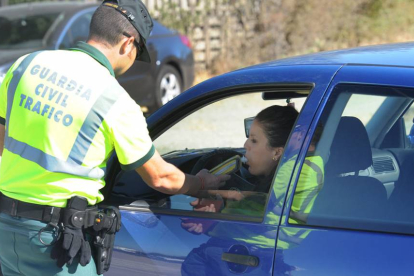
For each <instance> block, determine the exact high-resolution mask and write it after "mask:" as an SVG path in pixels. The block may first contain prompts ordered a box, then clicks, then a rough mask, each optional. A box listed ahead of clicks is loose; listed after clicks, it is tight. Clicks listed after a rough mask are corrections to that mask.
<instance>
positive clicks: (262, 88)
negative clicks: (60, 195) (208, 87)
mask: <svg viewBox="0 0 414 276" xmlns="http://www.w3.org/2000/svg"><path fill="white" fill-rule="evenodd" d="M294 88H296V89H294ZM306 89H308V91H309V92H308V93H309V94H308V96H309V95H310V94H311V93H312V91H313V89H314V84H313V83H289V84H286V83H284V84H280V83H276V84H275V83H272V84H267V83H265V84H255V85H243V86H235V87H230V88H226V89H222V90H220V92H217V94H215V95H214V96H213V97H209V100H208V101H207V100H204V101H198V102H197V103H198V104H197V105H194V104H193V105H191V108H192V110H191V112H188V113H185V114H186V116H188V115H189V114H192V113H194V112H196V111H198V110H199V109H201V108H203V107H205V106H207V105H209V104H212V103H214V102H216V101H219V100H222V99H226V98H230V97H233V96H237V95H243V94H250V93H255V92H256V93H259V92H275V93H280V94H281V95H283V96H286V93H283V92H286V91H287V92H288V93H292V95H293V94H294V93H297V91H300V93H304V92H303V91H304V90H306ZM296 97H297V95H296ZM292 98H293V97H292ZM306 102H307V99H306V100H305V103H304V105H303V107H305V106H306ZM186 111H187V110H186ZM174 115H175V116H174V117H175V118H174V119H175V120H172V122H168V126H167V127H166V128H165V129H164V130H163V131H159V132H157V134H156V135H154V129H153V130H152V131H150V135H151V134H152V135H151V136H152V138H153V139H156V138H157V137H158V136H159V135H161V134H162V133H164V132H165V131H167V130H168V129H169V128H170V127H172V126H173V125H175V124H176V123H178V122H180V121H181V120H182V119H184V118H185V117H186V116H178V115H177V113H175V114H174ZM299 116H300V115H299ZM170 119H171V118H170ZM156 130H158V129H157V128H156ZM292 131H293V129H292ZM275 175H276V174H275ZM110 181H111V180H110ZM273 181H274V180H273ZM271 194H272V192H271V190H270V191H269V192H268V194H267V197H266V202H265V205H264V215H263V216H262V217H252V216H245V215H234V214H224V213H206V212H196V211H192V210H191V211H189V210H180V209H165V208H157V207H156V206H131V205H120V206H119V207H120V209H121V210H128V211H139V212H152V213H155V214H166V215H177V216H188V217H197V218H198V217H199V218H210V219H219V220H226V221H244V222H255V223H263V221H264V220H265V217H266V213H267V209H268V203H269V198H270V196H271ZM144 205H145V204H144Z"/></svg>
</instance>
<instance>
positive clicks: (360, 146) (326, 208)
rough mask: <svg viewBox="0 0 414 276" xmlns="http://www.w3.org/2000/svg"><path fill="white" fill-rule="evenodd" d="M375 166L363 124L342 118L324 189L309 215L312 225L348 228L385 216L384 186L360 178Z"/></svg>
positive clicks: (336, 134)
mask: <svg viewBox="0 0 414 276" xmlns="http://www.w3.org/2000/svg"><path fill="white" fill-rule="evenodd" d="M370 166H372V151H371V145H370V142H369V138H368V134H367V132H366V129H365V127H364V125H363V124H362V122H361V121H360V120H359V119H357V118H355V117H342V118H341V119H340V122H339V124H338V128H337V130H336V133H335V136H334V140H333V141H332V145H331V148H330V157H329V160H328V162H327V164H326V166H325V182H324V187H323V188H322V190H321V192H320V193H319V194H318V196H317V198H316V200H315V204H314V206H313V208H312V210H311V212H310V214H309V218H308V224H313V225H321V226H341V227H347V226H350V227H352V225H355V220H358V221H359V223H363V222H364V221H365V220H367V219H375V218H379V217H381V216H383V213H384V212H383V210H384V208H385V204H386V201H387V192H386V189H385V187H384V185H383V184H382V183H381V182H380V181H379V180H377V179H376V178H373V177H369V176H362V175H360V171H363V170H365V169H367V168H369V167H370Z"/></svg>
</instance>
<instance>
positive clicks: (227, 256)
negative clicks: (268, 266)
mask: <svg viewBox="0 0 414 276" xmlns="http://www.w3.org/2000/svg"><path fill="white" fill-rule="evenodd" d="M221 260H222V261H225V262H229V263H235V264H240V265H247V266H253V267H256V266H258V265H259V258H257V257H256V256H251V255H240V254H232V253H223V255H221Z"/></svg>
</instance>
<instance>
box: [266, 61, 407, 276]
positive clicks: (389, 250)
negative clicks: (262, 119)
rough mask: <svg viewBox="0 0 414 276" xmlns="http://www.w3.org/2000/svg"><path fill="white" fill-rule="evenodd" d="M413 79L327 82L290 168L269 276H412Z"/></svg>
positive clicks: (385, 72)
mask: <svg viewBox="0 0 414 276" xmlns="http://www.w3.org/2000/svg"><path fill="white" fill-rule="evenodd" d="M413 73H414V69H412V68H402V67H374V66H362V65H349V66H344V67H343V68H342V69H341V70H340V71H339V72H338V74H337V75H336V76H335V78H334V80H333V82H332V84H331V85H330V88H329V89H328V91H327V96H326V97H325V100H324V102H323V104H322V105H321V107H320V108H319V110H318V112H317V115H316V117H315V119H314V120H313V122H312V124H311V125H310V126H309V128H308V129H307V130H306V131H307V137H306V139H305V143H304V144H303V148H302V149H301V150H300V153H299V154H298V159H297V162H296V164H294V165H293V166H294V168H295V170H294V174H293V177H292V180H291V184H290V187H289V192H288V196H287V197H286V201H285V205H284V206H285V207H284V209H283V217H282V222H281V227H280V229H279V231H278V240H277V250H276V261H275V266H274V275H413V274H414V263H413V262H412V260H413V258H414V249H413V248H414V238H413V237H412V235H413V234H414V217H413V213H414V212H413V211H414V210H413V206H414V204H413V200H412V199H413V198H414V185H412V179H413V173H412V171H413V170H412V167H413V160H414V159H413V152H412V149H410V147H411V145H410V143H409V141H408V140H407V139H406V135H407V133H408V132H409V130H410V126H412V119H413V117H412V116H413V115H412V112H413V109H412V107H411V104H412V101H413V99H414V89H413V88H414V81H413V78H412V75H413ZM305 108H306V107H305ZM293 135H295V134H293ZM290 143H291V144H290V145H289V146H288V148H289V147H291V148H292V147H293V144H292V143H293V141H292V140H291V141H290ZM279 170H280V169H279Z"/></svg>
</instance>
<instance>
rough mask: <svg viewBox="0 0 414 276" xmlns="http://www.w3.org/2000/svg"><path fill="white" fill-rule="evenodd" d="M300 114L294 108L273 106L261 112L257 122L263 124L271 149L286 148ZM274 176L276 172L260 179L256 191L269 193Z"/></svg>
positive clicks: (256, 118)
mask: <svg viewBox="0 0 414 276" xmlns="http://www.w3.org/2000/svg"><path fill="white" fill-rule="evenodd" d="M298 114H299V113H298V112H297V111H296V109H295V108H294V107H292V106H279V105H272V106H269V107H267V108H265V109H263V110H262V111H260V112H259V114H257V116H256V117H255V120H256V121H257V122H259V123H260V124H261V126H262V128H263V131H264V133H265V135H266V137H267V140H268V141H269V146H270V147H273V148H276V147H284V146H285V144H286V142H287V139H288V138H289V134H290V132H291V131H292V128H293V126H294V124H295V121H296V118H297V117H298ZM274 170H276V167H275V168H274ZM273 176H274V171H273V173H270V174H269V175H268V176H265V177H259V179H258V182H257V183H256V184H257V185H256V187H255V189H254V191H256V192H263V193H267V192H268V191H269V189H270V185H271V182H272V179H273Z"/></svg>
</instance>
